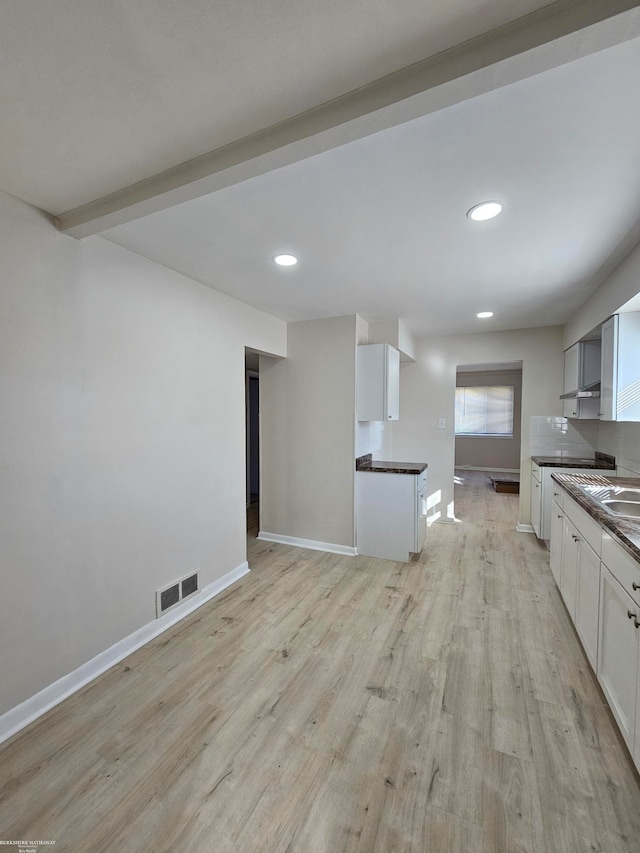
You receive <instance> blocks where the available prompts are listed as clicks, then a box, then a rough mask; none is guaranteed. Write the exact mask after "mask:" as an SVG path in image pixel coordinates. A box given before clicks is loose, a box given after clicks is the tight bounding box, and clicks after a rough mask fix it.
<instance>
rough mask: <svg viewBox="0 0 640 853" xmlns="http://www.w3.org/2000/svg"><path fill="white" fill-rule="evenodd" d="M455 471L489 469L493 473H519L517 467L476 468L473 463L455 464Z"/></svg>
mask: <svg viewBox="0 0 640 853" xmlns="http://www.w3.org/2000/svg"><path fill="white" fill-rule="evenodd" d="M455 470H456V471H490V472H491V473H493V474H519V473H520V469H519V468H476V467H475V466H474V465H456V466H455Z"/></svg>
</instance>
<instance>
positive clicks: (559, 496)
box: [551, 480, 566, 509]
mask: <svg viewBox="0 0 640 853" xmlns="http://www.w3.org/2000/svg"><path fill="white" fill-rule="evenodd" d="M565 494H566V492H565V490H564V489H563V488H562V486H559V485H558V484H557V483H556V482H555V480H552V481H551V497H552V498H553V500H554V502H555V503H557V504H558V506H559V507H560V509H563V508H564V496H565Z"/></svg>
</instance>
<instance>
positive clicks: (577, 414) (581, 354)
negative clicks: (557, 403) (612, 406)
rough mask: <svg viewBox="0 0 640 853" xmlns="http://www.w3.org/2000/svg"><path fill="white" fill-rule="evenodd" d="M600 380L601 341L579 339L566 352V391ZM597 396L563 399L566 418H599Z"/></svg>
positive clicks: (586, 386) (581, 388)
mask: <svg viewBox="0 0 640 853" xmlns="http://www.w3.org/2000/svg"><path fill="white" fill-rule="evenodd" d="M599 382H600V341H599V340H597V341H578V343H577V344H574V345H573V346H572V347H569V349H568V350H565V354H564V393H565V394H570V393H573V392H578V391H581V390H584V389H586V388H589V387H591V386H594V385H597V384H598V383H599ZM598 404H599V401H598V398H597V397H583V398H579V397H572V398H570V399H568V400H563V412H562V413H563V415H564V416H565V418H597V417H598V411H599V405H598Z"/></svg>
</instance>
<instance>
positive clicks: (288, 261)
mask: <svg viewBox="0 0 640 853" xmlns="http://www.w3.org/2000/svg"><path fill="white" fill-rule="evenodd" d="M273 262H274V264H278V266H279V267H293V266H295V265H296V264H297V263H298V259H297V258H296V256H295V255H288V254H286V253H284V254H281V255H274V256H273Z"/></svg>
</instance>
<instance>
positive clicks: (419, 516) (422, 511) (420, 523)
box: [413, 478, 427, 554]
mask: <svg viewBox="0 0 640 853" xmlns="http://www.w3.org/2000/svg"><path fill="white" fill-rule="evenodd" d="M416 479H417V478H416ZM417 500H418V505H417V507H416V544H415V547H414V549H413V550H414V553H416V554H419V553H420V551H422V549H423V548H424V543H425V540H426V538H427V484H426V483H425V484H424V486H423V488H422V490H421V491H420V492H418V497H417Z"/></svg>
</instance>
